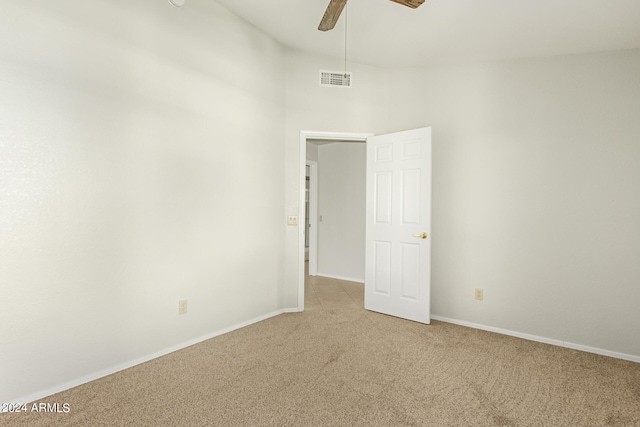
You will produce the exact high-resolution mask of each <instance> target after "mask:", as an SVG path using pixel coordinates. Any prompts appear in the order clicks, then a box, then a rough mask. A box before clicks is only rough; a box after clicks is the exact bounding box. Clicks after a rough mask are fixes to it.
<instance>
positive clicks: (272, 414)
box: [0, 308, 640, 426]
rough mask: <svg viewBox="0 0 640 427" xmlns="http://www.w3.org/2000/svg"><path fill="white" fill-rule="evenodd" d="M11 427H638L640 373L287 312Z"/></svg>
mask: <svg viewBox="0 0 640 427" xmlns="http://www.w3.org/2000/svg"><path fill="white" fill-rule="evenodd" d="M43 401H44V402H49V403H52V402H57V403H60V404H62V403H68V404H69V407H70V412H69V413H67V414H64V413H61V414H46V415H45V414H38V413H27V414H2V415H0V425H8V426H21V425H24V426H27V425H28V426H58V425H69V426H125V425H126V426H169V425H171V426H263V425H264V426H352V425H357V426H640V364H637V363H633V362H627V361H622V360H617V359H612V358H607V357H603V356H597V355H593V354H588V353H583V352H579V351H574V350H569V349H564V348H559V347H553V346H549V345H545V344H541V343H536V342H531V341H525V340H521V339H517V338H512V337H507V336H502V335H498V334H493V333H489V332H483V331H478V330H474V329H469V328H464V327H460V326H455V325H450V324H446V323H440V322H434V323H433V324H432V325H430V326H427V325H420V324H417V323H413V322H409V321H405V320H401V319H396V318H393V317H389V316H384V315H380V314H376V313H372V312H367V311H365V310H363V309H360V308H358V309H336V310H316V311H309V312H305V313H295V314H283V315H280V316H277V317H274V318H272V319H269V320H267V321H264V322H261V323H258V324H255V325H252V326H249V327H247V328H244V329H241V330H238V331H235V332H232V333H230V334H227V335H224V336H221V337H218V338H214V339H211V340H208V341H206V342H203V343H201V344H198V345H195V346H192V347H189V348H187V349H184V350H182V351H179V352H176V353H173V354H170V355H168V356H165V357H162V358H159V359H156V360H153V361H151V362H148V363H145V364H142V365H139V366H136V367H134V368H131V369H128V370H126V371H123V372H120V373H117V374H114V375H111V376H109V377H105V378H103V379H100V380H97V381H94V382H91V383H89V384H85V385H82V386H80V387H76V388H74V389H71V390H68V391H66V392H63V393H60V394H57V395H54V396H51V397H49V398H46V399H43Z"/></svg>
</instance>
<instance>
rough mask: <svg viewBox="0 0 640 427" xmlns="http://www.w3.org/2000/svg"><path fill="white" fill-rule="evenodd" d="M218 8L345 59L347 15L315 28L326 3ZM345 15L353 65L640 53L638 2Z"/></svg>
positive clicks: (275, 1) (380, 9)
mask: <svg viewBox="0 0 640 427" xmlns="http://www.w3.org/2000/svg"><path fill="white" fill-rule="evenodd" d="M217 2H218V3H220V4H221V5H223V6H224V7H226V8H227V9H229V10H231V11H232V12H234V13H235V14H237V15H239V16H241V17H242V18H244V19H245V20H246V21H248V22H250V23H251V24H253V25H254V26H256V27H257V28H259V29H261V30H262V31H264V32H265V33H267V34H269V35H270V36H272V37H273V38H274V39H276V40H278V41H280V42H281V43H282V44H284V45H286V46H288V47H292V48H296V49H301V50H304V51H308V52H314V53H318V54H323V55H329V56H334V57H339V58H342V57H343V55H344V42H345V16H346V13H345V12H343V13H342V16H341V17H340V20H339V21H338V24H337V25H336V28H335V29H334V30H332V31H328V32H326V33H324V32H321V31H318V29H317V28H318V24H319V23H320V20H321V19H322V16H323V14H324V11H325V9H326V7H327V5H328V3H329V0H217ZM187 7H188V2H187ZM347 13H348V32H347V35H348V38H347V49H348V54H347V56H348V58H349V60H350V61H355V62H359V63H363V64H369V65H374V66H379V67H412V66H423V65H428V64H433V63H441V62H468V61H492V60H501V59H508V58H526V57H537V56H553V55H564V54H576V53H588V52H599V51H607V50H619V49H633V48H640V1H639V0H426V2H425V3H424V4H423V5H422V6H420V7H419V8H418V9H410V8H408V7H405V6H402V5H399V4H397V3H394V2H392V1H389V0H349V2H348V4H347Z"/></svg>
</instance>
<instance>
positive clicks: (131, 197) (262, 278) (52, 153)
mask: <svg viewBox="0 0 640 427" xmlns="http://www.w3.org/2000/svg"><path fill="white" fill-rule="evenodd" d="M284 59H285V58H284V50H283V48H282V47H281V46H280V45H279V44H278V43H276V42H274V41H273V40H272V39H270V38H269V37H266V36H265V35H263V34H261V33H260V32H258V31H257V30H256V29H254V28H253V27H252V26H250V25H247V24H245V23H244V22H243V21H241V20H239V19H238V18H237V17H236V16H235V15H232V14H231V13H229V12H227V11H226V10H225V9H223V8H221V7H220V6H218V5H217V3H215V2H212V1H206V0H190V1H188V2H187V5H186V6H185V7H183V8H181V9H176V8H173V7H172V6H170V5H169V4H168V2H166V1H155V0H143V1H134V2H131V1H125V0H120V1H113V0H109V1H106V0H102V1H100V0H95V1H90V2H88V1H82V0H69V1H64V2H54V1H49V0H30V1H27V2H25V1H22V2H6V3H5V4H3V6H2V13H1V14H0V93H1V96H0V293H1V294H2V297H1V299H2V309H1V310H0V325H2V327H1V328H0V348H1V349H2V350H1V351H0V366H2V369H3V373H2V380H1V381H0V401H2V402H9V401H12V400H16V399H19V398H21V397H27V396H34V395H38V393H40V392H41V391H42V390H53V389H55V388H56V387H58V386H60V385H61V384H69V383H70V382H73V381H75V380H76V379H78V378H80V377H83V376H85V375H89V376H91V375H93V374H94V373H96V372H101V371H102V370H105V369H106V370H108V369H109V368H111V367H113V366H117V365H120V364H126V363H128V362H130V361H132V360H135V359H138V358H143V357H145V356H147V355H149V354H152V353H154V352H158V351H162V350H163V349H166V348H169V347H172V346H176V345H179V344H181V343H184V342H187V341H189V340H192V339H195V338H197V337H200V336H203V335H207V334H210V333H213V332H215V331H219V330H222V329H224V328H227V327H230V326H232V325H236V324H238V323H241V322H245V321H248V320H250V319H253V318H256V317H259V316H263V315H267V314H269V313H273V312H274V311H275V310H277V309H279V308H280V307H281V304H280V295H279V292H280V291H281V289H280V288H279V286H280V283H281V282H282V278H283V270H282V268H283V258H282V253H283V235H284V218H285V215H284V209H283V206H284V205H283V202H284V193H283V185H282V183H283V179H284V173H283V170H284V160H283V157H284V150H283V148H284V146H283V141H284V127H283V124H284V79H283V77H282V76H283V75H284ZM256 211H259V212H260V215H255V214H254V212H256ZM247 230H260V234H261V238H260V239H257V240H256V239H247ZM248 267H250V268H248ZM256 272H259V274H256ZM181 299H188V301H189V305H188V310H189V312H188V314H187V315H185V316H178V315H177V310H178V300H181ZM85 378H86V377H85ZM50 388H53V389H50Z"/></svg>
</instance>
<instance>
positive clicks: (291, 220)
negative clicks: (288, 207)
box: [287, 215, 298, 225]
mask: <svg viewBox="0 0 640 427" xmlns="http://www.w3.org/2000/svg"><path fill="white" fill-rule="evenodd" d="M287 225H298V216H297V215H289V216H287Z"/></svg>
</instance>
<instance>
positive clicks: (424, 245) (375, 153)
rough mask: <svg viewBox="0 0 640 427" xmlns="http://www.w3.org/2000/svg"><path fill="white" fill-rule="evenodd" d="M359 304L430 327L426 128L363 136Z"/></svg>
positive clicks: (428, 150)
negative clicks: (364, 182) (362, 285)
mask: <svg viewBox="0 0 640 427" xmlns="http://www.w3.org/2000/svg"><path fill="white" fill-rule="evenodd" d="M366 222H367V224H366V227H367V231H366V261H365V264H366V265H365V270H366V271H365V294H364V306H365V308H366V309H367V310H373V311H377V312H380V313H385V314H389V315H392V316H397V317H402V318H405V319H409V320H414V321H416V322H421V323H430V321H431V316H430V303H431V295H430V292H431V237H430V234H431V128H422V129H415V130H410V131H405V132H399V133H393V134H388V135H380V136H373V137H369V138H367V219H366Z"/></svg>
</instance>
